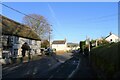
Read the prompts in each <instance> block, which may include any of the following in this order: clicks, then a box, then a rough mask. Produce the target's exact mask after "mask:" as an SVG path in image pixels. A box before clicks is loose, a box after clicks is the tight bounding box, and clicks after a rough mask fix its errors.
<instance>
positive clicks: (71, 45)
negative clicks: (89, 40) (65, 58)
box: [67, 43, 79, 51]
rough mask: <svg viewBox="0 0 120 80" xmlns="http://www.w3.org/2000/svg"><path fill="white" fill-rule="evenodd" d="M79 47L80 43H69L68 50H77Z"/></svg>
mask: <svg viewBox="0 0 120 80" xmlns="http://www.w3.org/2000/svg"><path fill="white" fill-rule="evenodd" d="M78 48H79V45H78V43H67V51H71V50H76V49H78Z"/></svg>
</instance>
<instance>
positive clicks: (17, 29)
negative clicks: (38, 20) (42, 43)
mask: <svg viewBox="0 0 120 80" xmlns="http://www.w3.org/2000/svg"><path fill="white" fill-rule="evenodd" d="M0 28H2V34H4V35H13V36H19V37H23V38H28V39H33V40H41V39H40V37H39V36H38V35H37V33H36V32H34V31H33V30H32V29H31V28H30V27H28V26H26V25H23V24H21V23H18V22H16V21H14V20H12V19H9V18H7V17H5V16H2V15H1V14H0Z"/></svg>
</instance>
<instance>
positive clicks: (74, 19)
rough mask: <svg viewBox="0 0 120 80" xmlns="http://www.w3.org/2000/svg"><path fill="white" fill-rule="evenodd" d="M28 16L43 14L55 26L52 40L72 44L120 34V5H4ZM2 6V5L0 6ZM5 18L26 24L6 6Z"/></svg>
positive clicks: (16, 3) (66, 3)
mask: <svg viewBox="0 0 120 80" xmlns="http://www.w3.org/2000/svg"><path fill="white" fill-rule="evenodd" d="M3 4H5V5H7V6H9V7H12V8H14V9H16V10H19V11H20V12H23V13H25V14H40V15H42V16H44V17H46V19H47V20H48V21H49V23H50V24H51V25H52V26H51V27H52V30H53V31H52V40H63V39H65V38H66V39H67V41H68V42H75V43H76V42H77V43H79V41H81V40H85V39H86V36H87V37H89V38H90V39H97V38H100V37H106V36H108V35H109V33H110V32H112V33H114V34H116V35H117V34H118V3H117V2H3ZM0 5H1V4H0ZM2 15H4V16H6V17H8V18H10V19H13V20H15V21H17V22H20V23H22V22H23V21H22V19H23V17H24V15H23V14H20V13H17V12H16V11H13V10H11V9H9V8H6V7H5V6H2Z"/></svg>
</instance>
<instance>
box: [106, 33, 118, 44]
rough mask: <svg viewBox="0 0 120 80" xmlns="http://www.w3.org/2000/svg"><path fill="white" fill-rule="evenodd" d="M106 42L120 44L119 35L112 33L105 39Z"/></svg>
mask: <svg viewBox="0 0 120 80" xmlns="http://www.w3.org/2000/svg"><path fill="white" fill-rule="evenodd" d="M105 40H106V41H108V42H119V41H120V38H119V37H118V36H117V35H115V34H113V33H111V32H110V34H109V35H108V36H107V37H106V38H105Z"/></svg>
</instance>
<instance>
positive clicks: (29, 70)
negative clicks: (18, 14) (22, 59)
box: [2, 53, 78, 80]
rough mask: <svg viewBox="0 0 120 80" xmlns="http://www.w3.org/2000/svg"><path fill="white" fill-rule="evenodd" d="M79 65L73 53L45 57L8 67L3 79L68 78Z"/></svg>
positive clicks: (3, 70) (3, 71)
mask: <svg viewBox="0 0 120 80" xmlns="http://www.w3.org/2000/svg"><path fill="white" fill-rule="evenodd" d="M77 64H78V60H77V59H73V58H71V53H66V54H63V55H56V56H55V55H54V56H45V57H43V58H41V59H39V60H36V61H30V62H26V63H21V64H14V65H12V66H6V67H4V68H3V69H2V79H3V80H4V79H17V78H23V79H24V78H48V79H51V78H54V77H55V78H60V77H61V78H63V77H64V78H67V77H68V76H69V75H70V74H71V73H72V71H73V70H74V69H75V68H76V66H77Z"/></svg>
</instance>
